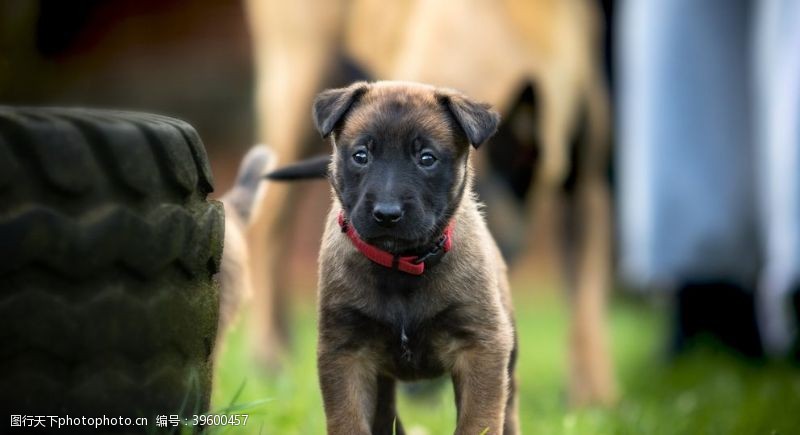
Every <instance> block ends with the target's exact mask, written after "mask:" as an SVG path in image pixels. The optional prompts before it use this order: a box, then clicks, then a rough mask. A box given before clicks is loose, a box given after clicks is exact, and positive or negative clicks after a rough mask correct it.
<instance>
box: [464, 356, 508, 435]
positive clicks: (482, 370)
mask: <svg viewBox="0 0 800 435" xmlns="http://www.w3.org/2000/svg"><path fill="white" fill-rule="evenodd" d="M509 354H510V349H509V350H505V349H504V346H502V345H501V346H497V347H494V348H488V347H478V348H470V349H468V350H465V351H464V352H462V354H461V355H459V356H458V357H457V359H456V362H455V365H454V366H453V383H454V386H455V390H456V400H457V403H456V406H457V407H458V424H457V426H456V434H460V435H475V434H484V433H486V434H502V433H503V422H504V416H505V414H504V413H505V407H506V401H507V395H508V361H509Z"/></svg>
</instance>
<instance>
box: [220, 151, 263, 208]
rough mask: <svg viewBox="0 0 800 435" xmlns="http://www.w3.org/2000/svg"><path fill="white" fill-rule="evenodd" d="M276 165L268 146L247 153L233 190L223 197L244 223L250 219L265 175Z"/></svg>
mask: <svg viewBox="0 0 800 435" xmlns="http://www.w3.org/2000/svg"><path fill="white" fill-rule="evenodd" d="M274 165H275V155H274V153H273V152H272V150H270V149H269V147H267V146H266V145H256V146H254V147H253V148H251V149H250V151H248V152H247V154H246V155H245V156H244V158H243V159H242V163H241V164H240V165H239V173H238V174H237V175H236V182H235V183H234V185H233V188H232V189H231V190H229V191H228V192H227V193H225V195H224V196H223V197H222V201H223V202H224V203H225V204H226V205H230V206H232V207H233V208H234V209H235V211H236V212H237V213H238V214H239V217H240V218H241V219H242V221H243V222H247V221H248V220H249V219H250V211H251V210H252V209H253V206H254V205H255V201H256V192H257V190H258V188H259V187H260V183H261V179H262V177H264V174H266V173H267V172H269V171H270V170H271V169H272V167H273V166H274Z"/></svg>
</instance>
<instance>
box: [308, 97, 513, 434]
mask: <svg viewBox="0 0 800 435" xmlns="http://www.w3.org/2000/svg"><path fill="white" fill-rule="evenodd" d="M369 86H370V87H369V91H368V92H367V93H366V94H365V95H364V96H363V98H361V100H360V102H359V103H358V107H357V108H355V109H352V110H351V113H349V114H348V115H347V118H346V120H345V121H343V124H344V127H342V130H341V132H340V133H339V137H340V138H341V139H342V143H346V142H348V138H350V137H357V136H359V135H360V134H363V132H364V131H369V130H365V129H364V127H363V125H367V124H368V121H369V120H370V119H375V118H378V119H380V117H381V116H383V115H384V114H385V113H386V112H385V107H386V105H387V104H388V105H389V106H391V105H392V104H393V103H395V102H402V104H403V107H404V108H405V109H404V110H405V111H407V112H404V113H413V114H414V116H412V117H411V118H402V119H404V120H405V119H408V121H407V122H410V123H415V124H416V125H424V126H427V127H428V128H425V132H426V134H428V135H430V137H431V138H435V139H434V140H435V142H436V143H437V144H438V145H439V146H442V147H452V148H453V151H454V152H455V155H457V156H459V157H458V158H457V160H456V161H455V162H454V163H453V164H454V165H455V166H454V167H455V168H457V169H456V176H455V177H454V179H455V181H454V185H453V188H452V190H451V192H450V197H451V198H452V200H453V201H460V202H459V203H458V204H457V208H456V211H455V214H454V215H453V217H452V225H453V228H454V231H453V233H452V243H453V245H452V249H451V250H450V252H448V253H447V255H445V256H444V257H443V258H442V260H441V262H440V263H438V264H437V265H436V266H435V267H432V268H431V269H429V270H426V271H425V276H424V278H419V279H417V280H414V281H410V282H412V283H413V285H414V288H413V289H407V292H405V293H404V296H403V299H402V301H403V302H402V304H403V306H404V307H405V308H403V309H404V310H405V309H413V310H414V314H413V315H414V317H415V318H418V319H424V320H420V321H435V319H437V318H439V316H440V315H442V313H446V312H448V310H451V309H453V307H456V308H455V310H454V311H453V312H454V313H457V314H455V316H456V319H457V320H456V321H454V323H455V324H451V323H448V322H444V323H442V325H443V326H441V327H438V326H437V327H436V328H435V330H434V331H433V332H431V333H430V335H429V336H426V338H427V339H428V340H430V341H429V343H431V346H430V347H429V348H427V347H426V349H428V352H429V353H428V354H426V357H427V358H431V359H433V360H435V361H438V362H440V363H441V365H442V368H443V370H444V372H445V373H449V374H450V375H451V376H452V380H453V383H454V388H455V390H456V391H457V401H458V402H457V406H458V410H459V418H458V423H457V427H456V433H457V434H478V433H482V432H483V431H484V430H486V429H488V431H487V432H486V433H491V434H500V433H506V434H515V433H518V430H519V428H518V423H517V415H516V402H515V401H511V404H510V406H509V389H510V388H515V386H512V385H509V363H510V361H511V355H512V350H513V349H514V348H515V343H514V326H513V310H512V306H511V292H510V288H509V285H508V280H507V277H506V272H507V271H506V265H505V262H504V260H503V258H502V256H501V255H500V251H499V249H498V248H497V246H496V244H495V242H494V239H493V238H492V236H491V235H490V233H489V230H488V228H487V226H486V223H485V222H484V218H483V216H482V215H481V213H480V211H479V205H478V203H477V201H476V199H475V198H474V196H473V194H472V193H471V177H472V173H471V170H470V169H469V165H468V164H467V165H464V164H462V163H460V162H463V163H468V162H467V160H466V159H468V158H469V156H468V155H465V154H464V153H465V152H468V150H469V145H468V144H466V143H464V142H463V141H464V139H463V135H462V134H461V133H457V132H455V131H453V130H452V129H453V128H457V127H455V126H454V124H453V122H450V121H448V120H449V115H448V114H447V113H446V111H445V109H444V108H443V107H442V106H441V104H440V103H439V102H438V101H437V99H436V96H437V95H446V94H448V93H449V91H447V90H439V89H435V88H433V87H430V86H421V85H417V84H409V83H397V82H385V83H380V82H379V83H375V84H370V85H369ZM459 97H461V96H460V95H459ZM404 122H405V121H404ZM388 124H391V123H388ZM380 125H382V124H380ZM400 127H401V128H402V126H400ZM387 128H388V127H387ZM415 131H416V130H415ZM342 146H344V145H339V144H337V145H336V148H337V152H343V153H349V152H350V151H349V150H347V149H340V148H341V147H342ZM333 162H334V163H333V164H332V168H331V172H332V174H333V175H332V179H334V180H335V179H336V177H337V174H338V170H337V167H336V162H337V160H336V159H333ZM464 168H467V169H464ZM334 183H335V181H334ZM462 188H463V190H462ZM456 192H466V193H465V194H463V195H460V194H456ZM332 196H333V206H332V208H331V211H330V213H329V214H328V217H327V223H326V226H325V232H324V235H323V240H322V248H321V250H320V258H319V294H318V301H319V343H318V365H319V375H320V384H321V387H322V393H323V399H324V404H325V413H326V416H327V424H328V433H331V434H338V433H343V434H344V433H347V434H354V433H365V434H366V433H371V430H372V428H371V425H372V421H373V418H374V413H375V412H376V402H378V404H377V406H378V408H380V406H381V404H380V400H379V399H378V397H377V396H378V395H379V376H380V375H383V376H389V377H395V376H396V377H399V379H401V380H403V379H404V378H403V377H402V376H405V375H402V374H401V372H400V371H397V370H399V369H397V368H396V366H395V365H393V364H396V363H394V362H392V361H391V356H390V355H388V354H386V353H385V351H386V349H385V346H386V345H387V342H386V341H385V338H384V337H383V336H381V335H380V334H377V335H376V333H375V332H372V331H370V330H361V329H358V330H355V331H354V330H352V328H351V327H350V323H349V322H350V319H351V317H348V316H352V314H348V315H347V316H345V317H344V318H346V320H341V319H342V318H343V314H342V313H351V312H353V311H356V312H358V315H359V316H364V317H365V318H367V319H377V320H376V322H378V323H381V322H384V321H390V320H382V319H384V316H386V311H385V308H386V307H385V304H386V303H392V302H387V301H392V300H393V299H392V297H393V296H390V295H389V296H387V295H386V293H385V292H386V291H387V290H385V289H383V288H381V287H380V284H378V282H377V281H375V280H376V279H378V278H377V276H376V275H375V273H376V272H375V269H374V268H375V265H374V264H373V263H372V262H371V261H370V260H369V259H368V258H366V257H365V256H364V255H363V254H362V253H361V252H359V251H358V250H357V249H356V248H355V247H354V246H353V244H352V242H351V241H350V239H349V238H348V237H347V236H346V235H345V234H343V233H342V230H341V228H340V227H339V224H338V215H339V212H340V210H342V205H341V203H340V202H339V200H338V197H337V195H336V193H335V191H333V192H332ZM377 273H379V274H383V273H395V272H393V271H390V270H386V271H385V272H384V269H378V272H377ZM384 298H389V299H386V300H384ZM423 301H424V302H423ZM464 331H467V332H468V333H467V334H464ZM409 333H410V334H411V332H409ZM390 342H391V340H390ZM353 343H357V345H354V344H353ZM392 370H395V371H394V372H393V371H392ZM387 371H388V372H387ZM512 379H513V377H512ZM406 380H407V379H406ZM392 382H393V381H392ZM392 385H393V384H392ZM391 394H393V392H392V393H391ZM504 427H505V432H504Z"/></svg>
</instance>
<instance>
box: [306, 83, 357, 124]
mask: <svg viewBox="0 0 800 435" xmlns="http://www.w3.org/2000/svg"><path fill="white" fill-rule="evenodd" d="M368 88H369V85H368V84H367V82H356V83H353V84H352V85H350V86H348V87H346V88H338V89H328V90H326V91H322V92H320V93H319V95H317V98H315V99H314V110H313V113H312V116H313V117H314V125H315V126H316V127H317V130H318V131H319V134H321V135H322V137H328V135H329V134H331V132H332V131H333V129H334V128H336V126H337V125H338V124H339V122H340V121H341V120H342V119H343V118H344V115H345V113H347V110H348V109H350V107H351V106H352V105H353V103H355V102H356V101H357V100H358V98H359V97H361V95H363V94H364V93H365V92H367V89H368Z"/></svg>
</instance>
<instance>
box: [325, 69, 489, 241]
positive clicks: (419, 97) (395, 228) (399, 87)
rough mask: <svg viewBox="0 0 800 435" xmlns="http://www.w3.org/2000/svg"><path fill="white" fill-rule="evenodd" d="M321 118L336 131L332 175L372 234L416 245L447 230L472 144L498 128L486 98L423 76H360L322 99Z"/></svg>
mask: <svg viewBox="0 0 800 435" xmlns="http://www.w3.org/2000/svg"><path fill="white" fill-rule="evenodd" d="M313 116H314V122H315V124H316V126H317V129H318V130H319V131H320V133H321V134H322V136H323V137H327V136H332V138H333V139H332V143H333V145H334V147H333V149H334V155H333V158H332V162H331V168H330V169H331V172H330V173H331V183H332V184H333V187H334V190H335V192H336V195H337V196H338V197H339V200H340V202H341V203H342V206H343V207H344V210H345V213H346V215H347V216H348V218H349V220H350V222H351V224H352V225H353V226H354V227H355V229H356V231H358V233H359V235H360V236H361V237H362V238H364V239H365V240H366V241H367V242H369V243H371V244H374V245H377V246H380V247H382V248H383V249H386V250H389V251H392V252H403V251H409V250H413V249H415V248H418V247H421V246H424V245H425V244H428V243H430V242H431V241H432V240H434V239H435V238H436V237H438V236H439V235H440V234H441V231H443V229H444V227H445V226H446V225H447V223H448V221H449V220H450V218H451V217H452V215H453V213H454V212H455V209H456V207H457V206H458V204H459V202H460V201H461V198H462V196H463V194H464V190H465V189H466V188H467V186H468V170H467V165H468V155H469V148H470V145H472V146H474V147H475V148H477V147H478V146H480V145H481V144H483V143H484V142H485V141H486V140H487V139H489V137H490V136H492V135H493V134H494V132H495V131H496V130H497V125H498V123H499V120H500V117H499V115H498V114H497V112H495V111H493V110H491V109H490V107H489V106H488V105H486V104H482V103H477V102H474V101H472V100H470V99H469V98H467V97H466V96H464V95H462V94H460V93H458V92H456V91H453V90H450V89H441V88H435V87H432V86H426V85H421V84H415V83H403V82H377V83H364V82H359V83H355V84H353V85H351V86H349V87H347V88H341V89H332V90H327V91H324V92H322V93H321V94H319V96H317V99H316V100H315V102H314V110H313Z"/></svg>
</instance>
